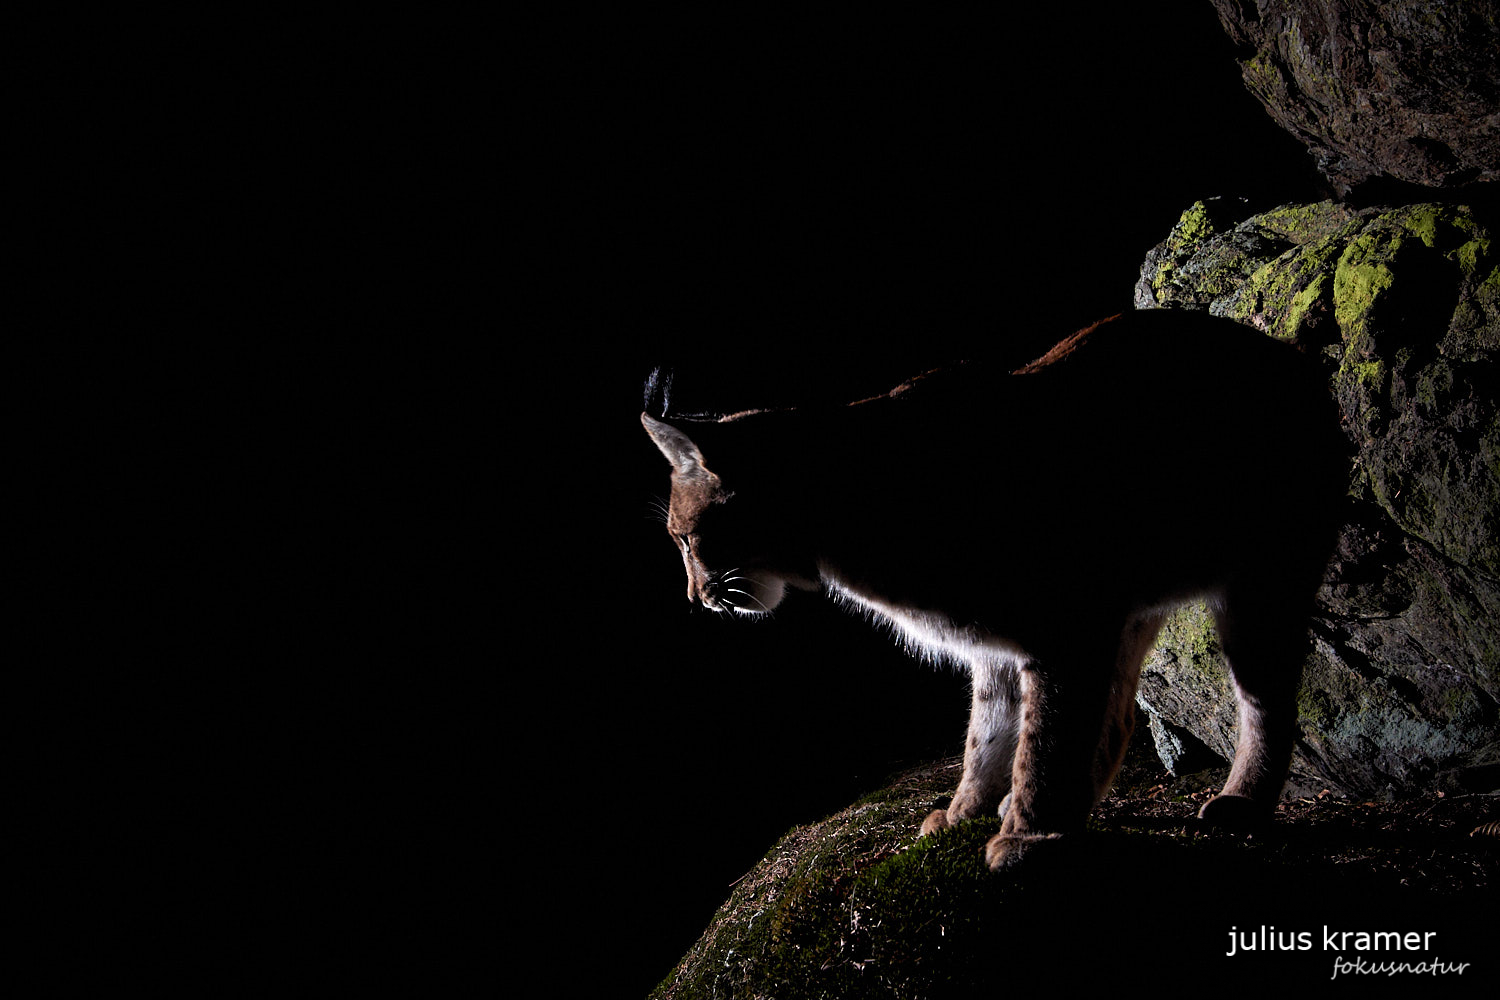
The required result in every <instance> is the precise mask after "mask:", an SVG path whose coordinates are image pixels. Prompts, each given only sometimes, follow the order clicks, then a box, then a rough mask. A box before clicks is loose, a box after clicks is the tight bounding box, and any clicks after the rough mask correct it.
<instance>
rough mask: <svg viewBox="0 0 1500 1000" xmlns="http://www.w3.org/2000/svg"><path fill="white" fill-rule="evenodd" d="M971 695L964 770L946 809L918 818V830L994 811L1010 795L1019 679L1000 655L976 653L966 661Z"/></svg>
mask: <svg viewBox="0 0 1500 1000" xmlns="http://www.w3.org/2000/svg"><path fill="white" fill-rule="evenodd" d="M969 673H970V676H971V678H972V692H973V693H972V696H971V702H970V706H969V731H968V738H967V739H966V740H965V741H964V773H963V778H962V779H960V781H959V783H958V790H957V791H956V792H954V794H953V802H952V804H951V805H949V806H948V808H947V809H936V810H934V811H933V812H931V813H930V814H928V816H927V818H926V819H925V820H923V822H922V833H923V834H929V833H933V832H935V831H937V830H941V829H943V828H944V827H949V826H952V825H953V824H955V823H958V822H961V821H962V820H966V819H973V818H975V817H977V816H985V815H993V814H995V813H996V812H998V811H999V810H1000V809H1001V806H1002V804H1003V803H1004V802H1005V800H1006V797H1007V796H1008V795H1009V793H1010V783H1011V770H1012V766H1013V764H1014V761H1015V756H1016V744H1017V742H1018V740H1019V738H1020V731H1021V677H1020V671H1019V670H1018V669H1017V667H1016V664H1015V663H1014V662H1013V661H1012V660H1010V659H1009V658H1004V657H976V658H975V659H974V660H973V661H972V662H971V663H970V664H969Z"/></svg>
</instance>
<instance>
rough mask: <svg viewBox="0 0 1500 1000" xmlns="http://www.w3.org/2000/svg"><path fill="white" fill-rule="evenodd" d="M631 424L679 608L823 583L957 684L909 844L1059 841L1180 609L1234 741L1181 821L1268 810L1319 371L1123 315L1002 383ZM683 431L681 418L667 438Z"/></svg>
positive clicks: (931, 377) (1020, 850)
mask: <svg viewBox="0 0 1500 1000" xmlns="http://www.w3.org/2000/svg"><path fill="white" fill-rule="evenodd" d="M641 421H642V423H643V424H644V425H645V428H646V431H647V433H648V434H650V436H651V438H652V440H653V441H654V442H655V443H656V445H657V447H658V448H659V449H660V450H661V452H662V454H663V455H665V456H666V458H667V460H668V461H669V462H670V463H671V466H672V474H671V483H672V490H671V500H670V505H669V512H668V517H667V528H668V530H669V531H670V533H671V536H672V539H673V541H674V542H675V543H676V545H677V546H678V548H679V549H680V551H681V554H682V560H683V565H684V566H685V567H686V570H687V596H688V599H689V600H690V601H693V602H696V603H697V604H701V605H702V606H703V607H705V608H709V609H711V610H713V611H717V612H723V613H726V614H737V615H765V614H768V613H770V612H771V611H772V610H773V609H775V608H777V607H778V606H780V605H781V604H782V602H783V600H784V598H785V597H786V595H787V593H788V592H789V591H790V590H821V591H824V592H826V593H827V594H828V595H830V596H831V597H832V598H833V599H834V600H836V601H838V602H840V603H843V604H845V605H848V606H849V607H851V608H853V609H856V610H858V611H860V612H862V613H864V614H866V615H868V616H869V617H870V618H871V619H873V620H874V621H875V622H877V623H881V624H883V625H885V626H887V627H889V629H890V630H891V631H892V632H893V633H894V635H895V636H896V637H897V638H898V640H899V641H900V642H902V643H904V644H905V645H906V646H907V647H908V648H909V649H910V650H911V651H913V652H914V653H916V654H918V655H921V656H923V657H928V658H934V659H939V660H944V661H948V662H950V663H952V664H954V665H956V666H958V667H960V668H962V669H964V670H966V671H967V672H968V674H969V676H970V678H971V692H972V697H971V707H970V718H969V724H968V734H967V740H966V744H965V750H964V761H963V775H962V778H961V780H960V781H959V784H958V788H957V790H956V791H955V793H954V795H953V799H952V804H951V805H949V806H948V808H947V809H946V810H943V809H939V810H937V811H934V812H933V813H932V814H931V815H929V816H928V817H927V818H926V820H925V822H924V823H923V824H922V833H923V834H928V833H932V832H934V831H936V830H939V829H942V828H944V827H947V826H950V825H952V824H956V823H959V822H961V821H963V820H966V819H970V818H973V817H977V816H981V815H986V814H988V815H994V814H996V813H997V812H998V813H999V814H1000V815H1001V816H1002V817H1003V819H1002V823H1001V827H1000V832H999V833H998V834H996V835H995V836H994V837H993V838H992V839H991V840H990V841H989V843H988V845H987V848H986V859H987V862H988V864H989V866H990V868H991V869H999V868H1002V867H1004V866H1006V865H1009V864H1011V863H1014V862H1015V861H1017V860H1018V859H1019V858H1021V857H1022V856H1023V855H1024V854H1025V853H1026V852H1027V851H1028V850H1029V849H1031V847H1032V846H1033V845H1035V844H1036V843H1038V842H1040V841H1045V840H1051V839H1055V838H1058V837H1061V836H1064V835H1066V834H1069V833H1071V832H1075V831H1078V830H1081V829H1082V827H1083V825H1084V823H1085V821H1086V819H1087V817H1088V814H1089V812H1090V811H1091V810H1092V809H1093V807H1094V806H1095V804H1096V803H1097V802H1098V801H1099V799H1100V798H1101V797H1102V796H1103V795H1104V793H1105V791H1106V790H1107V789H1108V787H1109V784H1110V782H1111V780H1112V779H1113V778H1114V776H1115V774H1116V772H1117V771H1118V769H1119V766H1120V763H1121V760H1122V758H1123V756H1124V752H1125V747H1126V743H1127V741H1128V740H1129V738H1130V734H1131V731H1132V729H1133V728H1134V724H1135V705H1134V697H1135V689H1136V684H1137V681H1138V678H1139V674H1140V667H1141V662H1142V660H1143V659H1144V657H1145V656H1146V654H1147V653H1148V652H1149V651H1150V650H1151V648H1152V646H1153V645H1154V643H1155V640H1156V637H1157V633H1158V630H1159V629H1160V627H1161V625H1162V622H1163V619H1164V618H1165V617H1166V616H1167V615H1168V614H1169V613H1170V612H1171V611H1172V610H1173V609H1174V608H1176V607H1178V606H1180V605H1182V604H1183V603H1184V602H1188V601H1193V600H1206V601H1207V602H1208V604H1209V606H1210V608H1211V609H1212V612H1213V616H1214V622H1215V626H1216V629H1217V632H1218V636H1219V639H1220V642H1221V644H1222V647H1223V649H1224V652H1225V654H1226V656H1227V659H1228V661H1229V669H1230V672H1231V676H1232V677H1233V681H1234V692H1235V697H1236V700H1237V704H1238V718H1239V730H1238V736H1237V746H1236V750H1235V756H1234V761H1233V765H1232V767H1231V770H1230V773H1229V777H1228V779H1227V781H1226V783H1225V785H1224V788H1223V789H1222V791H1221V792H1220V794H1218V795H1217V796H1215V797H1214V798H1213V799H1211V800H1210V801H1209V802H1207V803H1206V804H1205V805H1204V806H1203V809H1202V811H1201V813H1200V815H1201V818H1202V820H1203V821H1204V822H1206V823H1209V824H1213V825H1218V826H1224V827H1231V828H1246V827H1251V826H1254V825H1258V824H1260V823H1263V822H1265V821H1267V820H1269V819H1270V816H1271V813H1272V812H1273V811H1274V809H1275V805H1276V802H1277V799H1278V798H1279V796H1280V793H1281V787H1282V784H1283V782H1284V781H1285V778H1286V772H1287V768H1288V764H1289V760H1290V755H1291V750H1292V746H1293V742H1294V738H1295V731H1296V704H1295V702H1296V694H1297V687H1298V684H1299V681H1300V676H1301V664H1302V659H1303V657H1304V655H1305V652H1306V644H1307V620H1308V616H1309V614H1310V612H1311V609H1312V597H1313V595H1314V593H1315V591H1316V589H1317V587H1318V585H1319V582H1320V580H1321V578H1322V573H1323V569H1324V567H1325V564H1326V561H1327V557H1328V555H1329V552H1330V549H1331V542H1332V537H1333V529H1334V528H1335V527H1336V525H1335V520H1334V519H1335V517H1336V515H1337V505H1338V503H1339V502H1340V498H1341V496H1342V494H1343V492H1344V486H1345V482H1346V481H1345V475H1346V473H1347V466H1346V464H1345V462H1344V460H1343V458H1342V450H1343V438H1342V435H1341V434H1340V433H1339V430H1338V419H1337V414H1336V411H1335V410H1334V408H1333V404H1332V400H1331V396H1330V393H1329V391H1328V389H1327V387H1326V383H1325V381H1324V380H1323V379H1322V378H1321V377H1320V375H1319V370H1318V367H1317V365H1316V364H1315V363H1314V362H1313V361H1312V360H1311V359H1309V358H1306V357H1303V356H1302V355H1301V354H1300V353H1299V352H1298V351H1297V350H1295V349H1294V348H1292V347H1289V346H1287V345H1284V344H1281V343H1278V342H1276V341H1274V340H1272V339H1271V338H1268V337H1265V336H1263V335H1261V334H1259V333H1257V332H1255V331H1253V330H1250V329H1248V328H1246V327H1243V326H1239V325H1238V324H1235V323H1232V322H1230V321H1227V320H1217V319H1212V318H1209V317H1207V316H1204V315H1202V314H1190V313H1171V312H1139V313H1132V314H1126V315H1122V316H1117V317H1114V318H1112V319H1109V320H1105V321H1102V322H1100V323H1097V324H1095V325H1093V326H1091V327H1089V328H1087V329H1085V330H1082V331H1080V332H1078V333H1075V334H1074V335H1072V336H1071V337H1068V338H1067V339H1065V340H1063V341H1062V342H1061V343H1059V344H1057V346H1056V347H1054V348H1053V349H1052V350H1051V351H1049V352H1048V353H1047V354H1046V355H1044V356H1043V357H1041V358H1039V359H1037V360H1036V361H1034V362H1032V363H1031V364H1028V365H1026V366H1025V367H1022V368H1020V369H1018V370H1016V371H1005V370H999V371H997V370H994V369H992V368H990V367H987V366H985V365H982V364H960V365H955V366H953V367H951V368H948V369H940V370H938V371H934V372H929V373H927V374H926V375H922V376H919V377H917V378H914V379H912V380H910V381H908V382H905V383H903V384H901V385H899V386H897V387H895V388H894V389H892V390H891V391H890V392H889V393H886V394H884V395H881V396H877V397H874V398H871V399H866V400H861V401H858V402H855V403H850V404H847V405H838V406H828V407H808V408H795V409H787V410H779V411H750V412H745V413H737V414H733V415H730V416H725V417H720V418H717V419H711V420H701V419H700V420H696V421H693V422H691V423H690V424H689V422H688V421H685V420H683V419H677V420H676V424H675V425H674V424H673V423H669V422H667V421H666V420H658V419H655V418H653V417H652V416H650V415H649V414H645V413H643V414H642V415H641ZM677 425H682V426H677Z"/></svg>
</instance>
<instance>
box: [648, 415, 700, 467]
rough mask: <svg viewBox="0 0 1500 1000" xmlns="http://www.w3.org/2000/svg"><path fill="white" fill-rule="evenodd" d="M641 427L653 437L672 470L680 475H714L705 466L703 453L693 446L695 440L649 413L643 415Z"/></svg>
mask: <svg viewBox="0 0 1500 1000" xmlns="http://www.w3.org/2000/svg"><path fill="white" fill-rule="evenodd" d="M641 425H642V426H643V427H645V428H646V433H647V434H650V435H651V440H652V441H655V442H656V447H658V448H660V449H661V453H662V454H663V455H665V456H667V461H668V462H671V463H672V468H673V470H674V471H676V472H677V474H678V475H682V476H692V475H699V476H711V475H713V473H711V472H709V471H708V470H707V469H706V468H704V466H703V453H702V452H701V451H699V450H698V446H697V445H695V444H693V439H692V438H690V437H688V436H687V435H686V434H684V433H682V431H680V430H678V429H677V428H675V427H673V426H672V425H671V424H666V423H662V422H661V421H660V420H656V419H655V418H653V417H652V416H651V415H650V414H649V413H642V414H641Z"/></svg>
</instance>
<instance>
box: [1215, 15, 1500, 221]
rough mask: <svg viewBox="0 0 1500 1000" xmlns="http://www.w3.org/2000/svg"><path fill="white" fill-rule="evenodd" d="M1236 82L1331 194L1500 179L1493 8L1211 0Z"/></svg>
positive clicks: (1498, 39)
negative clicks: (1233, 48) (1374, 183)
mask: <svg viewBox="0 0 1500 1000" xmlns="http://www.w3.org/2000/svg"><path fill="white" fill-rule="evenodd" d="M1214 7H1215V8H1216V9H1217V10H1218V13H1219V21H1220V23H1221V24H1222V25H1223V26H1224V29H1225V31H1227V32H1228V33H1229V36H1230V37H1231V38H1232V39H1234V41H1235V42H1236V43H1238V44H1239V46H1240V47H1241V50H1242V56H1241V59H1240V67H1241V71H1242V74H1243V76H1244V80H1245V85H1246V87H1248V88H1249V90H1250V92H1251V93H1252V94H1254V95H1255V96H1256V98H1257V99H1259V100H1260V102H1261V103H1262V104H1263V105H1265V108H1266V110H1267V111H1268V112H1269V113H1270V115H1271V117H1272V118H1273V119H1275V121H1276V122H1277V123H1278V124H1279V125H1281V126H1282V127H1283V128H1285V129H1286V130H1287V131H1288V132H1291V133H1292V134H1293V135H1294V136H1296V137H1297V138H1298V139H1300V140H1301V141H1302V142H1303V143H1304V144H1305V145H1307V147H1308V149H1309V150H1310V151H1311V152H1312V154H1313V156H1314V158H1315V160H1316V161H1317V165H1318V169H1319V170H1320V171H1322V173H1323V174H1324V176H1325V177H1327V178H1328V180H1329V181H1330V183H1332V184H1333V185H1334V187H1335V189H1336V190H1337V191H1338V192H1339V194H1340V195H1344V194H1347V193H1348V192H1349V191H1350V189H1351V188H1353V187H1354V186H1355V185H1358V184H1361V183H1364V182H1366V181H1370V180H1372V179H1376V178H1390V179H1394V180H1398V181H1403V182H1407V183H1411V184H1421V185H1426V186H1430V187H1451V186H1455V185H1461V184H1467V183H1470V182H1475V181H1493V180H1496V179H1497V177H1500V60H1497V59H1496V58H1495V53H1496V52H1497V51H1500V16H1497V14H1500V5H1497V4H1495V3H1493V2H1468V3H1449V4H1435V3H1431V2H1430V0H1394V2H1387V3H1380V4H1372V3H1366V2H1358V0H1342V2H1341V0H1258V2H1256V3H1249V2H1247V0H1214Z"/></svg>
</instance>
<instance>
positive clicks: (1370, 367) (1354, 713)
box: [1136, 202, 1500, 796]
mask: <svg viewBox="0 0 1500 1000" xmlns="http://www.w3.org/2000/svg"><path fill="white" fill-rule="evenodd" d="M1237 209H1239V210H1242V206H1241V205H1239V204H1237V203H1226V202H1206V203H1205V202H1200V203H1198V204H1195V205H1194V206H1192V207H1191V208H1189V209H1188V210H1187V211H1186V212H1184V213H1183V215H1182V218H1181V220H1180V221H1179V222H1178V224H1177V226H1176V227H1174V228H1173V230H1172V232H1171V234H1170V235H1169V236H1168V238H1167V239H1166V240H1165V241H1163V243H1162V244H1161V245H1159V246H1158V247H1156V248H1155V249H1154V250H1152V251H1151V252H1150V254H1149V255H1148V257H1147V260H1146V262H1145V265H1144V267H1143V268H1142V271H1141V278H1140V282H1139V283H1138V285H1137V288H1136V305H1137V307H1138V308H1190V309H1206V310H1207V311H1209V312H1211V313H1214V314H1216V315H1221V316H1228V317H1231V318H1234V319H1237V320H1239V321H1241V322H1244V323H1247V324H1249V325H1251V326H1255V327H1257V328H1259V329H1261V330H1263V331H1265V332H1266V333H1268V334H1270V335H1271V336H1275V337H1279V338H1282V339H1285V340H1289V341H1294V342H1296V343H1297V344H1299V345H1300V346H1302V347H1303V348H1304V349H1305V350H1308V351H1312V352H1316V353H1318V354H1319V355H1320V356H1321V357H1322V358H1323V359H1324V360H1325V361H1326V363H1327V365H1328V370H1329V379H1330V387H1331V390H1332V391H1333V392H1334V393H1335V395H1336V396H1337V398H1338V400H1339V403H1340V406H1341V408H1342V411H1343V420H1344V426H1345V430H1346V432H1347V433H1348V435H1349V437H1350V439H1351V445H1352V449H1353V451H1354V453H1355V455H1356V458H1355V464H1354V467H1353V469H1352V470H1351V476H1350V494H1351V498H1350V509H1349V517H1348V520H1347V523H1346V525H1345V526H1344V529H1343V531H1342V533H1341V536H1340V539H1339V546H1338V552H1337V555H1336V557H1335V559H1334V562H1333V563H1332V565H1331V566H1330V571H1329V575H1328V578H1327V580H1326V582H1325V585H1324V586H1323V588H1322V590H1321V592H1320V594H1319V615H1318V619H1317V622H1316V625H1315V629H1314V639H1315V653H1314V654H1313V656H1312V658H1311V659H1310V660H1309V662H1308V664H1307V667H1306V671H1305V678H1304V693H1303V697H1302V702H1301V723H1302V740H1301V742H1300V744H1299V747H1298V751H1297V755H1296V759H1295V761H1294V764H1293V773H1294V779H1295V780H1296V781H1300V782H1302V783H1305V784H1308V785H1315V786H1323V787H1330V788H1333V789H1336V790H1339V791H1342V792H1345V793H1348V794H1351V795H1361V796H1368V795H1376V794H1382V793H1389V794H1401V793H1408V792H1412V791H1414V790H1418V789H1422V788H1424V787H1427V786H1429V785H1430V784H1431V783H1432V782H1433V781H1439V782H1442V783H1444V784H1446V785H1447V786H1449V787H1453V788H1475V787H1484V788H1493V787H1496V786H1500V777H1497V771H1500V768H1497V767H1496V765H1500V736H1497V720H1500V520H1497V519H1500V412H1497V408H1500V371H1497V363H1500V267H1497V263H1500V253H1497V250H1500V248H1497V247H1494V246H1493V244H1492V242H1491V236H1490V233H1489V231H1488V230H1487V229H1486V228H1485V227H1484V226H1483V225H1481V224H1480V222H1479V221H1478V220H1476V218H1475V217H1474V216H1473V214H1472V213H1471V212H1469V210H1467V209H1466V208H1463V207H1460V206H1449V205H1440V204H1422V205H1409V206H1404V207H1400V208H1394V209H1365V210H1354V209H1350V208H1347V207H1344V206H1340V205H1336V204H1333V203H1328V202H1324V203H1321V204H1314V205H1296V206H1289V207H1285V208H1280V209H1277V210H1274V211H1271V212H1266V213H1262V214H1260V215H1255V216H1251V217H1249V218H1246V219H1244V220H1243V221H1236V219H1235V215H1236V210H1237ZM1274 402H1275V401H1274V400H1268V401H1267V403H1268V405H1274ZM1228 691H1229V682H1228V678H1227V676H1226V675H1225V674H1224V671H1223V666H1222V661H1221V658H1220V656H1219V651H1218V649H1217V646H1216V643H1215V639H1214V637H1213V630H1212V626H1211V624H1210V621H1209V617H1208V615H1207V614H1206V611H1205V609H1203V608H1202V607H1201V606H1199V607H1193V608H1189V609H1186V610H1185V611H1183V612H1182V613H1180V614H1179V615H1178V616H1177V617H1176V618H1175V619H1174V620H1173V621H1172V622H1171V624H1170V625H1169V626H1168V627H1167V629H1166V630H1165V632H1164V639H1163V643H1162V645H1161V647H1160V648H1159V649H1158V651H1157V652H1156V653H1154V654H1153V655H1152V657H1151V659H1150V660H1149V661H1148V663H1147V665H1146V668H1145V670H1144V672H1143V677H1142V684H1141V690H1140V698H1139V701H1140V704H1141V706H1142V707H1143V708H1145V709H1146V710H1147V713H1148V715H1149V716H1150V717H1151V719H1152V722H1153V729H1154V730H1156V731H1159V732H1163V733H1167V734H1170V735H1176V736H1179V737H1180V733H1181V731H1183V730H1185V731H1187V732H1189V733H1191V734H1192V736H1193V737H1195V738H1196V739H1197V740H1199V741H1201V742H1202V743H1203V744H1205V745H1207V746H1208V747H1209V748H1210V749H1212V750H1214V751H1215V752H1217V753H1219V754H1220V755H1222V756H1228V755H1229V753H1230V751H1231V748H1232V747H1233V727H1234V718H1233V712H1232V709H1230V708H1229V707H1228V706H1229V704H1230V703H1229V701H1228V699H1227V695H1228ZM1158 740H1159V742H1160V737H1159V738H1158ZM1164 759H1165V758H1164ZM1169 766H1171V765H1170V763H1169ZM1294 784H1295V782H1294Z"/></svg>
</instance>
